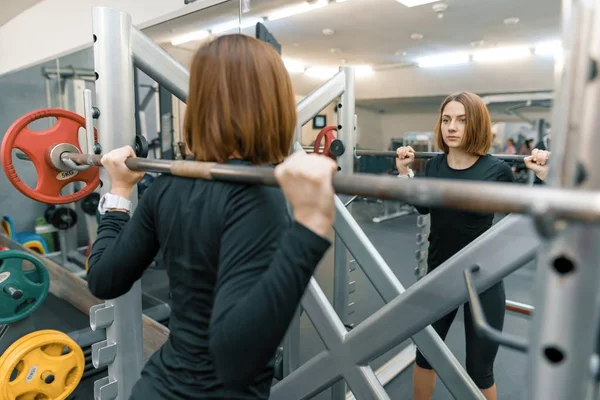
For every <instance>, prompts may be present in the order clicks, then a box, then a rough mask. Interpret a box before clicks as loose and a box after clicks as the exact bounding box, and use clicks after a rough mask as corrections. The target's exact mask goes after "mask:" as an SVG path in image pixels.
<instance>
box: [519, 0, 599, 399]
mask: <svg viewBox="0 0 600 400" xmlns="http://www.w3.org/2000/svg"><path fill="white" fill-rule="evenodd" d="M562 17H563V18H562V24H563V26H562V30H563V46H564V54H563V58H562V60H563V62H562V63H560V62H557V65H556V71H555V72H556V73H555V79H556V87H557V88H558V90H557V94H556V106H555V107H556V108H555V109H556V110H558V111H557V112H554V113H553V120H552V126H553V135H552V136H553V137H552V141H553V144H552V148H553V152H552V159H551V161H550V163H551V170H550V174H549V184H550V185H553V186H554V187H557V188H575V189H579V190H581V191H590V190H595V191H597V190H598V189H600V175H599V174H598V172H597V171H598V167H599V164H598V161H597V160H598V159H597V157H592V158H590V157H591V155H592V154H597V152H598V150H599V147H598V146H599V141H598V122H599V121H598V116H597V112H596V110H597V104H598V99H600V87H599V86H598V85H599V83H598V78H597V70H596V67H597V66H598V62H600V48H599V46H598V39H599V38H600V1H597V0H568V1H567V0H563V2H562ZM567 133H568V134H567ZM578 164H581V166H582V167H583V169H584V171H586V172H587V173H586V178H585V180H584V181H583V182H582V183H579V182H577V178H576V169H577V167H578ZM557 228H558V229H557ZM549 233H551V235H549V238H548V241H547V242H546V244H545V245H544V246H543V248H541V249H540V253H539V256H538V276H537V288H536V289H537V293H536V302H535V313H534V314H533V323H532V328H531V330H530V335H529V342H530V352H529V359H528V371H529V375H530V376H529V379H528V381H530V382H531V383H530V385H528V387H527V391H526V393H525V395H526V396H525V397H526V398H531V399H542V398H545V399H552V398H555V399H559V398H573V399H575V398H578V399H590V398H597V397H596V396H598V394H597V393H594V391H596V390H597V385H598V362H597V361H598V360H597V355H596V354H595V353H597V351H598V349H597V343H598V342H597V338H598V327H599V323H600V313H599V307H598V284H599V281H600V270H599V269H598V268H597V266H598V262H599V260H600V246H598V241H599V240H600V229H599V226H598V225H597V224H595V225H587V224H578V223H575V222H572V221H563V222H561V223H560V225H559V226H558V227H556V226H555V227H554V229H552V230H551V231H550V232H549Z"/></svg>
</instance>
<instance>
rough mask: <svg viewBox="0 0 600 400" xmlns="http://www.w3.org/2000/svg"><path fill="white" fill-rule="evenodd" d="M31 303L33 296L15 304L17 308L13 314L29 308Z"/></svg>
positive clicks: (33, 300) (33, 301)
mask: <svg viewBox="0 0 600 400" xmlns="http://www.w3.org/2000/svg"><path fill="white" fill-rule="evenodd" d="M33 303H35V299H33V298H29V299H27V300H25V301H24V302H22V303H21V304H19V305H18V306H17V308H16V309H15V314H21V313H22V312H23V311H25V310H26V309H27V308H29V307H30V306H31V305H32V304H33Z"/></svg>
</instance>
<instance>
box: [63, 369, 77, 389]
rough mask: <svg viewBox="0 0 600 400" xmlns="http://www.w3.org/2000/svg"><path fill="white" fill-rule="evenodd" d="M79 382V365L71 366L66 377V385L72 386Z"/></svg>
mask: <svg viewBox="0 0 600 400" xmlns="http://www.w3.org/2000/svg"><path fill="white" fill-rule="evenodd" d="M75 383H77V367H73V368H71V370H70V371H69V373H68V374H67V376H66V378H65V386H71V385H74V384H75Z"/></svg>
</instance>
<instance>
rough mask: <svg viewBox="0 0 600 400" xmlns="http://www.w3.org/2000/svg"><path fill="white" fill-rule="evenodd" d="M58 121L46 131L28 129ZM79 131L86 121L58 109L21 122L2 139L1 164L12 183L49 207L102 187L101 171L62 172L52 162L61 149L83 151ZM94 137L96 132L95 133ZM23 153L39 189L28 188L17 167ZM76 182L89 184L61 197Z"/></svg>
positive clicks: (31, 115) (36, 113)
mask: <svg viewBox="0 0 600 400" xmlns="http://www.w3.org/2000/svg"><path fill="white" fill-rule="evenodd" d="M48 117H55V118H56V123H55V124H54V125H53V126H52V127H50V128H48V129H46V130H44V131H33V130H30V129H28V126H30V125H31V124H32V123H33V122H34V121H37V120H39V119H42V118H48ZM79 128H85V119H84V118H83V117H82V116H81V115H78V114H76V113H74V112H71V111H67V110H62V109H58V108H48V109H41V110H34V111H31V112H29V113H27V114H25V115H23V116H22V117H21V118H19V119H17V120H16V121H15V122H14V123H13V124H12V125H11V126H10V127H9V128H8V130H7V131H6V133H5V135H4V138H3V139H2V147H1V148H0V152H1V153H2V155H1V156H0V161H1V163H2V167H3V169H4V172H5V174H6V177H7V178H8V180H9V181H10V183H11V184H12V185H13V186H14V187H15V188H16V189H17V190H18V191H20V192H21V193H23V194H24V195H25V196H27V197H29V198H31V199H34V200H37V201H39V202H41V203H46V204H67V203H72V202H75V201H78V200H80V199H82V198H84V197H85V196H87V195H88V194H90V193H92V192H93V191H94V190H96V188H97V187H98V185H99V184H100V173H99V167H95V166H94V167H89V168H88V169H86V170H85V171H59V170H58V169H57V167H56V166H54V165H53V164H52V163H51V162H50V160H51V159H50V157H48V155H49V151H51V149H53V148H55V147H56V146H57V145H65V144H68V145H72V146H75V147H76V148H77V149H79V151H81V148H80V146H79ZM94 135H96V131H95V130H94ZM14 149H19V150H21V151H23V152H24V153H25V154H26V155H27V156H28V157H29V159H30V160H31V162H32V163H33V165H34V167H35V171H36V173H37V184H36V186H35V188H31V187H29V186H28V185H26V184H25V183H24V182H23V181H22V180H21V179H20V178H19V176H18V174H17V172H16V170H15V166H14V165H13V150H14ZM72 182H85V183H86V185H85V187H83V188H82V189H81V190H79V191H77V192H75V193H73V194H69V195H66V196H61V194H60V193H61V190H62V189H63V188H64V187H65V186H67V185H68V184H69V183H72Z"/></svg>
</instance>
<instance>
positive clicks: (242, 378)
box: [88, 160, 331, 400]
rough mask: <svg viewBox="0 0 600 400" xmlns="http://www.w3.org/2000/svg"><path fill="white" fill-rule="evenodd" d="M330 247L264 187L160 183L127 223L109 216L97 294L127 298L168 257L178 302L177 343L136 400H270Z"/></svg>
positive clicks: (149, 367) (92, 281)
mask: <svg viewBox="0 0 600 400" xmlns="http://www.w3.org/2000/svg"><path fill="white" fill-rule="evenodd" d="M229 162H230V163H234V164H236V163H237V164H240V163H242V164H243V163H244V162H243V161H241V160H230V161H229ZM330 244H331V243H330V242H329V241H328V240H327V239H325V238H322V237H320V236H318V235H316V234H315V233H313V232H312V231H310V230H308V229H307V228H306V227H304V226H303V225H301V224H300V223H298V222H296V221H292V220H291V218H290V216H289V214H288V210H287V205H286V201H285V197H284V195H283V193H282V192H281V190H280V189H279V188H270V187H265V186H250V185H243V184H234V183H224V182H215V181H204V180H194V179H186V178H178V177H173V176H160V177H158V178H157V179H156V180H155V181H154V183H153V184H152V185H151V186H150V188H149V189H148V190H147V191H146V192H145V194H144V196H143V197H142V198H141V199H140V201H139V204H138V206H137V208H136V210H135V212H134V213H133V215H132V217H131V219H130V217H129V216H128V214H126V213H123V212H109V213H106V214H105V215H104V216H103V218H102V220H101V222H100V224H99V226H98V237H97V240H96V241H95V242H94V244H93V247H92V251H91V255H90V258H89V271H88V285H89V288H90V291H91V292H92V293H93V294H94V295H95V296H97V297H99V298H101V299H112V298H116V297H119V296H121V295H123V294H125V293H127V292H128V291H129V289H130V288H131V287H132V285H133V284H134V283H135V282H136V281H137V280H138V279H140V278H141V277H142V274H143V273H144V270H145V269H146V268H147V267H148V265H149V264H150V263H151V262H152V261H153V259H154V258H155V256H156V254H157V252H158V250H159V248H160V249H161V250H162V257H163V262H164V264H165V266H166V271H167V274H168V277H169V282H170V290H171V293H172V312H171V317H170V321H169V328H170V331H171V332H170V335H169V338H168V340H167V342H166V343H165V344H164V345H163V346H162V347H161V349H160V350H159V351H157V352H156V353H155V354H154V355H153V356H152V357H151V358H150V360H149V361H148V363H147V364H146V365H145V367H144V370H143V372H142V378H141V379H140V380H139V381H138V383H137V384H136V386H135V387H134V390H133V395H132V397H131V398H133V399H143V400H152V399H208V398H210V399H267V398H268V396H269V392H270V386H271V382H272V377H273V357H274V354H275V352H276V349H277V346H278V345H279V344H280V342H281V340H282V338H283V336H284V334H285V332H286V329H287V327H288V325H289V323H290V321H291V319H292V318H293V315H294V312H295V310H296V308H297V306H298V304H299V302H300V300H301V297H302V295H303V293H304V291H305V288H306V286H307V285H308V282H309V280H310V278H311V276H312V274H313V272H314V270H315V267H316V266H317V264H318V263H319V261H320V260H321V258H322V257H323V255H324V254H325V252H326V251H327V249H328V248H329V246H330Z"/></svg>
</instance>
